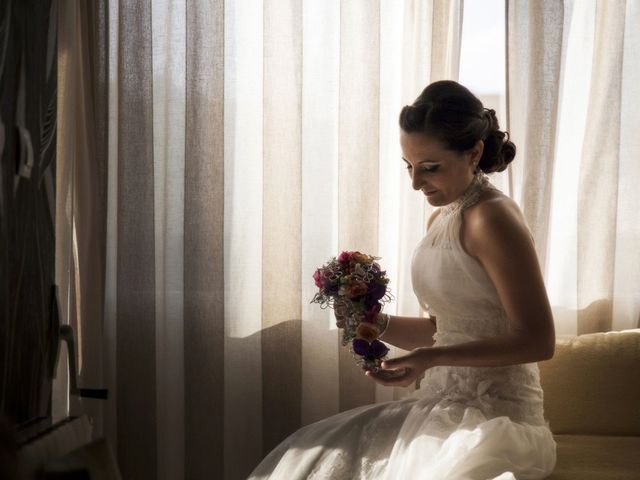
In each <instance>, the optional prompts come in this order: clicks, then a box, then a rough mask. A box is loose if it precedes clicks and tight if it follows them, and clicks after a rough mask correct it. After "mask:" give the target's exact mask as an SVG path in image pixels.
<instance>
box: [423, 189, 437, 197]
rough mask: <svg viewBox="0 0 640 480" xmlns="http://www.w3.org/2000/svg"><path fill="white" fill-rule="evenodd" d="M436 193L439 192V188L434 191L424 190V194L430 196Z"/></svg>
mask: <svg viewBox="0 0 640 480" xmlns="http://www.w3.org/2000/svg"><path fill="white" fill-rule="evenodd" d="M436 193H438V191H437V190H432V191H430V192H424V194H425V195H426V196H427V197H430V196H432V195H434V194H436Z"/></svg>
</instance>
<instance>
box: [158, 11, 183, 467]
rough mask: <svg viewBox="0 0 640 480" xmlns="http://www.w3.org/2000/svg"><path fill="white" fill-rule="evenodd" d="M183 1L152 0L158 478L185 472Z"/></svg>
mask: <svg viewBox="0 0 640 480" xmlns="http://www.w3.org/2000/svg"><path fill="white" fill-rule="evenodd" d="M185 8H186V4H185V2H184V1H181V0H168V1H163V2H158V1H154V2H153V3H152V4H151V10H152V11H151V22H152V23H151V37H152V38H151V41H152V54H153V73H152V84H153V85H152V88H153V95H152V101H153V174H154V178H153V187H154V214H153V222H154V229H155V242H154V245H155V294H156V295H155V298H156V300H155V327H156V364H155V369H156V392H155V393H156V408H157V417H156V425H157V448H158V457H157V469H158V477H157V478H158V479H159V480H161V479H167V480H168V479H174V478H180V477H182V475H183V474H184V467H185V461H184V456H185V453H184V449H185V447H184V445H185V439H184V398H185V392H184V371H185V369H184V330H183V325H184V321H183V311H184V289H183V286H184V278H183V275H184V258H185V250H184V245H183V241H184V218H183V213H184V211H185V208H184V207H185V206H184V187H185V181H184V170H185V134H186V132H185V49H186V27H187V23H186V12H185Z"/></svg>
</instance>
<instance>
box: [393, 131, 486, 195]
mask: <svg viewBox="0 0 640 480" xmlns="http://www.w3.org/2000/svg"><path fill="white" fill-rule="evenodd" d="M400 145H401V147H402V159H403V160H404V161H405V162H406V167H407V170H408V172H409V176H410V177H411V180H412V186H413V188H414V189H415V190H421V191H422V193H424V195H425V196H426V198H427V201H428V202H429V203H430V204H431V205H433V206H434V207H441V206H443V205H447V204H448V203H451V202H453V201H454V200H455V199H456V198H458V197H459V196H460V195H461V194H462V193H463V192H464V191H465V190H466V189H467V187H468V186H469V184H470V183H471V180H472V179H473V172H474V170H475V166H474V164H475V163H477V162H478V161H479V160H480V157H481V156H482V150H483V148H484V143H483V142H482V140H478V143H476V145H475V146H474V147H473V148H472V149H470V150H468V151H466V152H457V151H455V150H447V149H446V148H444V145H443V144H442V143H441V142H440V141H439V140H436V139H435V138H432V137H430V136H428V135H425V134H424V133H420V132H414V133H406V132H405V131H404V130H402V129H401V130H400Z"/></svg>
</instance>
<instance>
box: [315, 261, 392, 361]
mask: <svg viewBox="0 0 640 480" xmlns="http://www.w3.org/2000/svg"><path fill="white" fill-rule="evenodd" d="M379 259H380V257H373V256H370V255H365V254H363V253H360V252H342V253H341V254H340V255H339V256H338V257H337V258H336V257H333V258H332V259H331V261H330V262H329V263H327V264H325V265H323V266H322V267H320V268H318V269H317V270H316V271H315V273H314V274H313V279H314V280H315V283H316V286H317V287H318V289H319V291H318V292H317V293H316V294H315V296H314V297H313V300H311V302H310V303H319V304H320V307H321V308H327V307H331V308H333V309H335V310H336V311H337V313H338V314H339V315H340V316H341V317H343V319H344V320H339V321H338V322H336V324H337V325H338V327H339V328H342V329H343V332H342V345H343V346H346V345H347V344H348V343H349V342H351V345H350V347H349V350H350V351H351V353H352V354H353V355H354V358H356V363H358V364H359V365H365V366H366V367H367V368H368V369H370V370H373V371H374V372H376V371H378V368H379V366H380V363H381V362H382V361H383V360H384V359H385V358H386V357H385V356H386V354H387V353H388V352H389V348H387V346H386V345H385V344H384V343H382V342H381V341H380V340H378V336H379V335H380V334H381V332H380V327H379V326H378V324H377V323H376V318H377V315H378V313H379V312H380V310H381V309H382V304H383V303H385V302H388V301H390V300H391V299H392V298H393V297H392V296H391V294H390V293H387V284H388V283H389V279H388V278H387V276H386V272H384V271H382V270H380V265H378V263H376V260H379Z"/></svg>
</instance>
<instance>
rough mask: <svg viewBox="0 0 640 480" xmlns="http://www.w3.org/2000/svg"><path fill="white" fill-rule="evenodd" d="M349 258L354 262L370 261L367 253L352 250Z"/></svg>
mask: <svg viewBox="0 0 640 480" xmlns="http://www.w3.org/2000/svg"><path fill="white" fill-rule="evenodd" d="M351 259H352V260H353V261H354V262H356V263H369V262H370V261H371V258H370V257H369V255H365V254H364V253H360V252H353V254H352V255H351Z"/></svg>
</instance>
